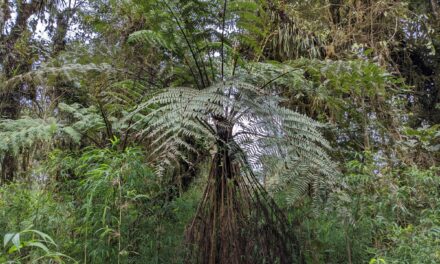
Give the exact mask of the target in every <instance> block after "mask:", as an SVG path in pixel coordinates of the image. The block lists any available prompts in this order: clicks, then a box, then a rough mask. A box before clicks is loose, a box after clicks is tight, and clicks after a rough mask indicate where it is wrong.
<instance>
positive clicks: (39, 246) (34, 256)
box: [0, 229, 72, 263]
mask: <svg viewBox="0 0 440 264" xmlns="http://www.w3.org/2000/svg"><path fill="white" fill-rule="evenodd" d="M29 236H31V238H28V239H24V240H23V238H24V237H29ZM56 246H57V244H55V241H54V240H53V239H52V238H51V237H50V236H48V235H47V234H45V233H43V232H40V231H38V230H33V229H25V230H22V231H20V232H18V233H7V234H5V235H4V239H3V248H4V250H5V251H6V255H5V256H3V255H2V252H0V261H5V262H7V263H22V262H25V263H38V262H41V261H56V262H57V263H66V262H70V260H72V259H70V258H69V257H68V256H66V255H64V254H62V253H59V252H56V251H53V250H50V249H49V247H56ZM23 251H27V253H22V252H23ZM35 251H40V252H41V253H36V252H35ZM65 260H68V261H65Z"/></svg>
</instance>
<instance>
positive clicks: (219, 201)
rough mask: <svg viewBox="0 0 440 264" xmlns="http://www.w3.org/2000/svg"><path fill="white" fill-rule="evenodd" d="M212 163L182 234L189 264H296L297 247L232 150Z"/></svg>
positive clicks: (298, 258)
mask: <svg viewBox="0 0 440 264" xmlns="http://www.w3.org/2000/svg"><path fill="white" fill-rule="evenodd" d="M223 151H224V152H223V153H217V154H216V155H215V156H214V157H213V158H212V163H211V170H210V173H209V177H208V183H207V186H206V189H205V192H204V194H203V198H202V201H201V203H200V205H199V208H198V210H197V213H196V216H195V217H194V219H193V221H192V223H191V224H190V225H189V227H188V229H187V231H186V242H187V244H188V245H189V247H190V248H189V249H190V251H189V253H188V255H187V259H186V262H187V263H231V264H239V263H249V264H251V263H298V262H300V261H301V253H300V247H299V244H298V241H297V240H296V238H295V236H294V234H292V229H291V228H290V226H289V222H288V221H287V219H286V217H285V216H284V214H283V213H282V212H281V211H280V210H279V209H278V207H277V205H276V204H275V203H274V201H273V200H272V198H271V197H270V196H269V195H268V194H267V192H266V191H265V189H264V188H263V187H262V185H261V184H260V183H259V182H258V180H257V178H256V177H255V175H254V174H253V173H252V172H251V171H250V170H246V169H244V170H241V168H246V167H247V166H246V165H244V164H240V162H238V160H234V159H232V158H231V153H228V152H229V151H230V150H226V149H225V150H223Z"/></svg>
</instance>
